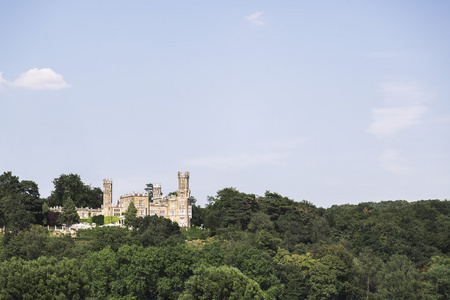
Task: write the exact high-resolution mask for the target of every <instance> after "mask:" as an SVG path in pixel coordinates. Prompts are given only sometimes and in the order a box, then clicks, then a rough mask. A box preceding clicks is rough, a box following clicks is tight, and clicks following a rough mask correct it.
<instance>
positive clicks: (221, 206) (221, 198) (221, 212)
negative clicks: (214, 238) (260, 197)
mask: <svg viewBox="0 0 450 300" xmlns="http://www.w3.org/2000/svg"><path fill="white" fill-rule="evenodd" d="M208 202H209V204H208V205H207V206H206V217H205V226H206V227H207V228H210V229H211V230H212V231H213V232H215V231H216V230H217V229H219V228H227V227H229V226H232V227H235V228H236V229H242V230H245V229H247V226H248V224H249V222H250V219H251V216H252V213H254V212H256V211H257V209H258V201H257V200H256V196H255V195H253V194H245V193H241V192H239V191H238V190H236V189H234V188H225V189H223V190H220V191H218V192H217V196H216V197H209V198H208Z"/></svg>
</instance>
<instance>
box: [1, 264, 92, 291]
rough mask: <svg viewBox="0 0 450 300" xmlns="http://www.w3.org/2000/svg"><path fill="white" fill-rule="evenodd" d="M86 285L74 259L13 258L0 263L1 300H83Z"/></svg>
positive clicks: (86, 288)
mask: <svg viewBox="0 0 450 300" xmlns="http://www.w3.org/2000/svg"><path fill="white" fill-rule="evenodd" d="M88 295H89V281H88V277H87V276H86V274H85V273H84V272H83V271H82V270H81V269H80V264H79V262H78V261H77V260H75V259H68V258H62V259H61V260H58V259H56V258H54V257H45V256H43V257H40V258H39V259H37V260H31V261H24V260H22V259H20V258H19V259H18V258H15V257H13V258H12V259H11V260H7V261H4V262H2V263H0V299H86V298H87V296H88Z"/></svg>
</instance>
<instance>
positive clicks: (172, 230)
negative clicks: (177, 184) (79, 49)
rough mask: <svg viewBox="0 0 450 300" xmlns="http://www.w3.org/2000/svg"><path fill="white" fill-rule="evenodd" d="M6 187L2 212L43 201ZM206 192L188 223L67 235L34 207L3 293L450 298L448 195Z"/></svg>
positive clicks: (0, 284)
mask: <svg viewBox="0 0 450 300" xmlns="http://www.w3.org/2000/svg"><path fill="white" fill-rule="evenodd" d="M0 178H1V177H0ZM19 183H21V182H20V181H19ZM6 186H8V183H5V181H0V192H1V193H0V203H2V206H0V210H1V214H3V215H0V217H1V220H2V222H4V223H5V222H9V221H10V220H11V219H5V218H4V212H5V211H4V210H3V209H4V206H3V203H8V201H10V199H11V197H13V198H14V197H15V199H16V200H17V199H21V200H20V201H21V202H20V203H22V204H21V205H23V207H22V208H23V210H24V211H25V212H29V213H30V217H31V216H33V214H32V212H33V207H35V208H34V211H35V212H36V213H35V215H39V213H38V209H37V208H36V207H38V206H39V205H38V203H41V204H40V205H41V206H42V204H43V203H46V202H48V200H46V199H40V198H39V197H34V198H28V196H26V194H27V193H26V192H25V193H24V192H23V191H24V190H26V189H25V188H24V186H25V187H26V186H29V183H27V182H25V183H24V186H22V187H21V188H18V189H17V190H15V191H13V192H10V191H9V192H5V190H6V188H5V187H6ZM19 187H20V185H19ZM36 191H37V186H36ZM11 193H12V194H15V196H11ZM28 194H29V193H28ZM20 195H22V196H20ZM34 195H36V194H34ZM74 197H76V195H75V196H74ZM70 198H72V196H70ZM5 199H6V200H5ZM8 199H9V200H8ZM208 200H209V201H208V205H207V206H206V207H205V208H202V207H199V206H197V205H195V204H194V205H193V220H192V221H193V223H194V225H196V226H194V227H193V228H191V229H189V230H180V228H179V227H178V225H177V224H176V223H172V222H171V221H170V220H169V219H165V218H160V217H157V216H146V217H145V218H135V219H132V218H130V219H129V220H128V221H129V222H127V223H128V225H130V228H119V227H97V228H94V229H92V230H80V231H78V232H77V236H76V237H71V236H54V235H52V234H51V233H50V232H48V231H47V229H46V227H44V226H40V225H38V224H39V220H38V219H37V218H35V219H34V220H33V221H32V222H29V224H28V225H27V226H25V227H23V228H20V229H17V230H15V231H14V230H9V231H6V232H5V233H4V234H3V235H2V237H1V240H0V299H336V300H337V299H386V300H387V299H389V300H391V299H427V300H428V299H429V300H434V299H450V258H449V247H450V202H449V201H447V200H445V201H440V200H426V201H423V200H422V201H417V202H412V203H409V202H406V201H385V202H380V203H360V204H358V205H340V206H332V207H331V208H327V209H325V208H318V207H316V206H315V205H313V204H312V203H310V202H307V201H302V202H296V201H293V200H291V199H289V198H287V197H283V196H281V195H279V194H277V193H272V192H266V193H265V195H264V196H256V195H253V194H247V193H243V192H240V191H237V190H236V189H233V188H226V189H223V190H220V191H218V192H217V195H216V196H214V197H209V199H208ZM17 201H18V200H17ZM9 228H10V229H12V228H17V227H13V226H9Z"/></svg>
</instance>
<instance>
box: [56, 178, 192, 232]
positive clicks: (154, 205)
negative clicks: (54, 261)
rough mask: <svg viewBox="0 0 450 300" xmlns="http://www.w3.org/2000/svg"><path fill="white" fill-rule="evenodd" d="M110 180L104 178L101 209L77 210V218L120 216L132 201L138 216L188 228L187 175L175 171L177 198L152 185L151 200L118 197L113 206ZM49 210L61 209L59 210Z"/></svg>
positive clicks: (141, 195)
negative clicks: (156, 218) (167, 221)
mask: <svg viewBox="0 0 450 300" xmlns="http://www.w3.org/2000/svg"><path fill="white" fill-rule="evenodd" d="M112 184H113V183H112V180H111V179H103V205H102V207H101V208H88V207H86V208H77V212H78V215H79V216H80V218H82V219H85V218H88V217H91V216H97V215H104V216H116V217H118V216H122V215H123V213H124V212H125V211H126V210H127V209H128V206H129V205H130V203H131V202H133V203H134V206H135V207H136V209H137V216H138V217H144V216H153V215H157V216H160V217H164V218H168V219H170V220H171V221H172V222H177V223H178V225H179V226H180V227H181V228H190V227H191V219H192V206H191V203H190V200H189V198H190V197H191V191H190V190H189V172H178V190H177V192H176V195H168V196H163V195H162V193H161V184H153V198H152V201H150V199H149V195H148V193H132V194H125V195H122V196H120V199H119V203H117V204H113V197H112V191H113V187H112ZM52 210H59V211H60V210H61V208H60V207H57V208H52Z"/></svg>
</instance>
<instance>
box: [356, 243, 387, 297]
mask: <svg viewBox="0 0 450 300" xmlns="http://www.w3.org/2000/svg"><path fill="white" fill-rule="evenodd" d="M382 265H383V261H382V260H381V258H379V257H378V256H376V255H375V254H374V253H373V251H372V249H370V248H364V249H363V250H362V251H361V253H359V255H358V257H357V258H356V259H355V267H356V274H357V277H356V279H357V280H358V281H359V286H360V288H361V290H364V291H365V292H364V294H365V299H367V300H369V299H375V290H376V287H377V278H376V274H377V272H378V271H379V270H380V269H381V266H382Z"/></svg>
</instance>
